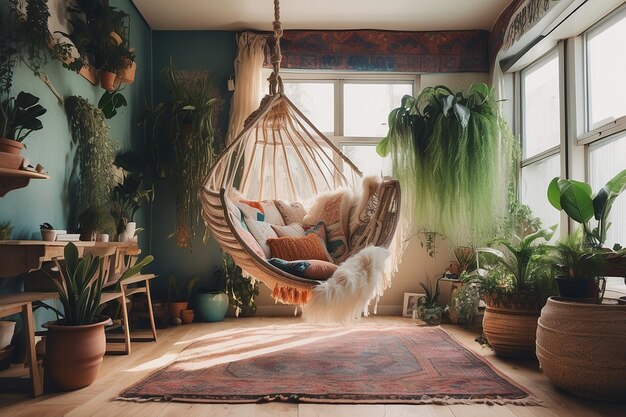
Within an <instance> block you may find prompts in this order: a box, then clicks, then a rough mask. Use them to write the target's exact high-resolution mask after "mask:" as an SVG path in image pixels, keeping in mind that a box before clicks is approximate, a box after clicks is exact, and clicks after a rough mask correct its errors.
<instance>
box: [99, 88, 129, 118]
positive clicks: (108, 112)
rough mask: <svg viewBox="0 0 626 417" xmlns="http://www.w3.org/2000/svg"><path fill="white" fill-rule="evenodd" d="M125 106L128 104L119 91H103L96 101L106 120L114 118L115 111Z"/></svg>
mask: <svg viewBox="0 0 626 417" xmlns="http://www.w3.org/2000/svg"><path fill="white" fill-rule="evenodd" d="M125 106H128V102H127V101H126V98H125V97H124V96H123V95H122V93H120V92H119V91H105V92H104V93H103V94H102V97H100V100H98V108H99V109H100V110H102V114H104V117H106V118H107V119H112V118H113V117H115V115H116V114H117V109H119V108H120V107H125Z"/></svg>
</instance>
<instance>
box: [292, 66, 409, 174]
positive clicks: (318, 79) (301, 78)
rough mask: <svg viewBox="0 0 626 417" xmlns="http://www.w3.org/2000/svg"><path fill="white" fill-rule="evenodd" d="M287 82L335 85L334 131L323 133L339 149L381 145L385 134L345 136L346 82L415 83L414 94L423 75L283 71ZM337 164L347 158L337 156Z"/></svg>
mask: <svg viewBox="0 0 626 417" xmlns="http://www.w3.org/2000/svg"><path fill="white" fill-rule="evenodd" d="M280 74H281V78H282V80H283V83H285V84H287V83H329V82H331V83H332V84H333V85H334V129H335V131H334V132H323V133H324V134H325V135H327V137H328V138H329V139H330V140H331V141H332V143H333V145H335V146H336V147H337V148H338V149H339V150H341V151H343V146H355V145H364V146H372V145H377V144H378V143H379V142H380V141H381V140H382V139H383V137H378V136H372V137H363V136H345V135H344V109H343V105H344V102H343V95H344V94H343V93H344V88H343V87H344V85H345V84H408V83H410V84H412V92H411V94H412V95H413V96H415V94H416V92H417V91H419V90H420V75H419V74H416V73H380V72H375V73H374V72H359V73H354V72H341V71H332V72H331V71H323V70H314V71H302V70H284V71H281V73H280ZM335 164H337V166H338V167H339V168H340V169H343V160H342V159H341V158H339V157H338V156H335Z"/></svg>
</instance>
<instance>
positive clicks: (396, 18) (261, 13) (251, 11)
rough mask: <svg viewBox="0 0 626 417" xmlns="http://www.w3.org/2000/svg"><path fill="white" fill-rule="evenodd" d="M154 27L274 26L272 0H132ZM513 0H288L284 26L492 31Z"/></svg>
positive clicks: (283, 7)
mask: <svg viewBox="0 0 626 417" xmlns="http://www.w3.org/2000/svg"><path fill="white" fill-rule="evenodd" d="M133 2H134V3H135V5H136V6H137V8H138V9H139V11H140V12H141V14H142V15H143V16H144V18H145V19H146V20H147V21H148V24H149V25H150V27H151V28H152V29H154V30H234V31H239V30H244V29H252V30H271V22H272V20H273V19H274V12H273V0H177V1H172V0H133ZM510 2H511V0H384V1H383V0H283V1H282V2H281V3H280V10H281V21H282V25H283V29H382V30H407V31H435V30H470V29H484V30H491V27H492V26H493V24H494V23H495V21H496V19H497V18H498V16H499V15H500V12H502V10H504V8H505V7H506V6H507V5H508V4H509V3H510Z"/></svg>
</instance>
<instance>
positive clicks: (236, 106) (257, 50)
mask: <svg viewBox="0 0 626 417" xmlns="http://www.w3.org/2000/svg"><path fill="white" fill-rule="evenodd" d="M265 43H266V36H264V35H258V34H255V33H252V32H243V33H240V34H238V35H237V45H238V51H237V58H235V93H234V94H233V100H232V103H231V107H230V121H229V123H228V134H227V136H226V144H227V145H229V144H230V143H231V142H232V141H233V140H234V139H235V138H236V137H237V135H238V134H239V133H241V130H242V128H243V123H244V121H245V120H246V119H247V118H248V116H249V115H250V113H252V112H253V111H254V110H256V109H257V107H259V104H260V103H261V99H262V98H263V88H264V87H265V85H266V83H265V80H263V76H262V69H263V60H264V59H265V52H264V49H265Z"/></svg>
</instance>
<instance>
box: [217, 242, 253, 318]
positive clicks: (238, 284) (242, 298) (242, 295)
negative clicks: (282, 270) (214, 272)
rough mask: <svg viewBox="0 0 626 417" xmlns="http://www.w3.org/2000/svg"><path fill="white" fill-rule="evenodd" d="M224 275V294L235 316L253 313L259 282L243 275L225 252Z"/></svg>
mask: <svg viewBox="0 0 626 417" xmlns="http://www.w3.org/2000/svg"><path fill="white" fill-rule="evenodd" d="M224 277H225V283H226V294H228V298H229V300H230V305H231V306H232V307H233V308H234V309H235V316H237V317H239V316H240V315H242V316H245V317H247V316H252V315H254V314H255V313H256V310H257V306H256V301H255V297H256V296H258V295H259V284H258V283H257V282H256V281H253V280H252V279H251V278H250V277H244V276H243V271H242V270H241V268H240V267H239V266H237V265H236V264H235V262H234V261H233V259H232V258H231V257H230V255H227V254H225V255H224Z"/></svg>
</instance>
